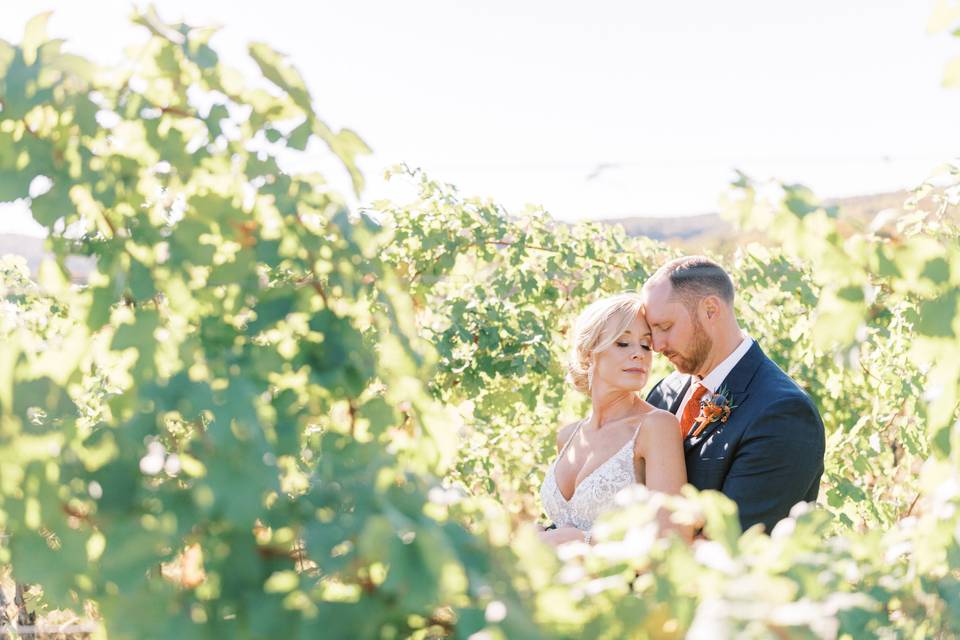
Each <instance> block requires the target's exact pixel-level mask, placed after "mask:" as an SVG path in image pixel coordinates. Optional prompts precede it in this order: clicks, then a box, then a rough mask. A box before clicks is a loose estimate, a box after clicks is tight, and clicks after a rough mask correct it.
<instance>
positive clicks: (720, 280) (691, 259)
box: [654, 256, 734, 308]
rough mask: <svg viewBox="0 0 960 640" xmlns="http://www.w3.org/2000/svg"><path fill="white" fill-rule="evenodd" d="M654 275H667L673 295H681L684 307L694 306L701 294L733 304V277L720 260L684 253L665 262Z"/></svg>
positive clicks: (679, 296)
mask: <svg viewBox="0 0 960 640" xmlns="http://www.w3.org/2000/svg"><path fill="white" fill-rule="evenodd" d="M654 277H667V278H669V279H670V284H671V286H672V287H673V297H676V298H680V299H681V300H682V301H683V303H684V304H685V305H686V306H687V308H693V307H696V305H697V303H698V302H700V300H702V299H703V298H704V297H706V296H709V295H715V296H718V297H719V298H720V299H722V300H723V301H724V302H726V303H727V304H729V305H730V306H731V307H733V296H734V290H733V280H732V279H731V278H730V275H729V274H728V273H727V272H726V271H725V270H724V269H723V267H721V266H720V265H719V264H717V263H716V262H714V261H713V260H711V259H710V258H707V257H706V256H684V257H682V258H676V259H674V260H671V261H670V262H668V263H666V264H665V265H663V266H662V267H660V269H658V270H657V273H656V274H654Z"/></svg>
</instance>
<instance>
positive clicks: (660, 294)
mask: <svg viewBox="0 0 960 640" xmlns="http://www.w3.org/2000/svg"><path fill="white" fill-rule="evenodd" d="M644 296H645V298H646V304H645V307H644V308H645V312H646V318H647V322H648V323H649V324H650V333H651V336H652V338H653V350H654V351H656V352H658V353H661V354H663V355H664V356H665V357H666V358H667V360H669V361H670V362H671V363H673V366H675V367H676V368H677V371H679V372H681V373H698V372H699V371H700V368H701V367H702V366H703V363H704V362H706V360H707V357H708V356H709V355H710V350H711V349H713V340H712V339H711V338H710V335H709V334H708V333H707V331H706V330H705V329H704V326H703V324H701V322H700V320H699V319H698V318H697V313H696V309H690V308H688V307H687V305H685V304H684V303H683V301H682V300H680V299H679V298H675V297H674V296H673V285H671V284H670V280H669V279H668V278H662V279H660V280H658V281H656V282H654V283H651V284H650V285H649V286H646V287H644Z"/></svg>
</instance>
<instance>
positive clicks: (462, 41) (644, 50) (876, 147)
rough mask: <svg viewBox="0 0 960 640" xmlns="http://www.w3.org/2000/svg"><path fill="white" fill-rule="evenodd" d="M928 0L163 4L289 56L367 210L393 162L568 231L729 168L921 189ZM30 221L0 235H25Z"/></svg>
mask: <svg viewBox="0 0 960 640" xmlns="http://www.w3.org/2000/svg"><path fill="white" fill-rule="evenodd" d="M932 8H933V5H932V3H931V2H928V1H926V0H898V1H894V0H879V1H878V0H871V1H869V2H868V1H866V0H850V1H847V2H835V1H827V0H808V1H807V2H803V3H799V2H793V3H783V2H778V3H772V2H761V1H758V0H739V1H735V2H727V3H717V2H706V1H683V2H673V3H628V2H609V1H605V2H594V3H589V4H587V3H581V2H577V3H574V2H522V3H518V2H516V1H513V2H504V1H500V0H496V1H492V2H484V3H465V2H439V1H433V2H410V3H395V2H373V1H350V2H346V1H332V2H331V1H327V2H317V3H302V2H289V1H281V0H275V1H273V2H270V3H263V2H257V3H247V2H237V1H231V2H226V1H221V0H215V1H205V2H196V1H193V2H187V1H181V0H165V1H163V2H159V3H157V9H158V12H159V14H160V16H161V17H162V18H163V19H164V20H166V21H176V20H180V19H183V20H185V21H186V22H188V23H190V24H193V25H208V24H220V25H223V29H222V31H221V32H220V33H219V34H218V35H217V36H216V39H215V40H214V43H215V45H216V46H217V47H218V49H219V50H220V52H221V60H222V61H225V62H227V63H228V64H231V65H233V66H242V65H243V64H249V63H248V62H246V61H245V58H246V55H245V53H244V45H245V43H246V42H249V41H254V40H256V41H263V42H266V43H268V44H270V45H271V46H273V47H275V48H276V49H278V50H280V51H282V52H284V53H286V54H289V55H290V56H291V59H292V61H293V63H294V64H295V65H296V66H297V67H298V68H299V69H300V70H301V72H302V73H303V74H304V76H305V77H306V79H307V84H308V86H309V87H310V89H311V91H312V93H313V96H314V100H315V102H316V104H317V111H318V113H319V114H320V115H321V116H322V117H324V118H326V120H327V121H328V123H330V124H331V125H334V126H336V127H349V128H351V129H354V130H355V131H357V132H358V133H359V134H360V135H361V136H362V137H363V138H364V139H365V140H366V141H367V143H368V144H369V145H370V146H371V147H372V148H373V150H374V155H373V156H372V157H370V158H366V159H364V160H362V162H361V167H362V168H363V169H364V170H365V173H366V176H367V179H368V188H367V192H366V193H365V194H364V201H370V200H373V199H377V198H380V197H384V196H391V195H394V194H396V193H399V192H398V191H397V190H396V189H395V188H391V187H388V186H387V185H385V184H384V182H383V180H382V178H381V176H382V174H383V168H384V167H387V166H389V165H391V164H394V163H396V162H400V161H405V162H407V163H408V164H410V165H411V166H418V167H421V168H423V169H424V170H426V171H427V172H428V174H430V175H431V176H432V177H435V178H437V179H440V180H443V181H446V182H452V183H454V184H456V185H457V186H458V187H459V188H460V189H461V191H462V192H463V193H464V194H467V195H480V196H490V197H493V198H494V199H496V200H497V201H499V202H501V203H503V204H505V205H507V206H508V207H521V206H523V205H524V204H525V203H533V204H537V205H542V206H543V207H545V208H546V209H547V210H548V211H549V212H550V213H551V214H553V215H554V216H556V217H559V218H561V219H565V220H574V219H582V218H614V217H625V216H634V215H638V216H670V215H684V214H696V213H705V212H709V211H715V210H716V209H717V201H718V196H719V194H720V193H721V192H722V191H723V189H724V188H725V185H726V184H728V183H729V181H730V179H731V177H732V175H733V170H734V169H740V170H742V171H745V172H746V173H748V174H750V175H752V176H755V177H757V178H778V179H782V180H786V181H789V182H800V183H804V184H807V185H808V186H810V187H812V188H813V189H814V190H815V191H816V192H817V193H818V194H819V195H821V196H824V197H827V196H842V195H856V194H868V193H876V192H884V191H893V190H896V189H901V188H909V187H912V186H915V185H916V184H917V183H918V182H920V181H921V180H923V179H924V178H925V177H926V176H927V174H928V173H929V172H930V171H931V170H932V169H933V168H934V167H935V166H936V165H937V164H939V163H941V162H944V161H946V160H949V159H951V158H952V157H953V156H954V154H955V152H956V150H957V149H960V130H958V128H957V127H956V121H957V114H958V113H960V92H951V91H948V90H946V89H943V88H941V78H942V75H943V68H944V65H945V63H946V62H947V61H948V60H949V59H950V58H952V57H954V56H956V55H957V54H958V53H960V52H958V51H957V49H956V45H955V43H954V42H951V40H950V39H949V38H947V37H946V36H939V35H938V36H934V35H929V34H927V33H926V24H927V20H928V18H929V15H930V13H931V11H932ZM44 10H53V11H54V15H53V18H52V19H51V23H50V32H51V35H52V36H55V37H63V38H66V39H67V40H68V45H67V49H68V50H71V51H73V52H76V53H80V54H82V55H86V56H88V57H91V58H93V59H95V60H97V61H100V62H115V61H118V60H119V59H120V57H121V55H122V50H123V48H124V47H125V46H127V45H129V44H132V43H135V42H139V41H142V40H144V39H145V38H146V31H145V30H144V29H142V28H140V27H135V26H133V25H132V24H130V22H129V20H128V17H129V14H130V12H131V5H130V4H129V3H127V2H112V1H108V0H90V1H88V2H84V3H76V2H66V1H39V2H28V3H19V4H8V6H6V7H5V8H4V20H3V22H2V24H0V37H2V38H4V39H6V40H8V41H11V42H19V40H20V37H21V33H22V30H23V26H24V24H25V23H26V21H27V20H28V19H29V18H30V17H31V16H33V15H35V14H37V13H39V12H41V11H44ZM31 224H32V222H31V221H29V220H28V215H27V213H26V211H25V207H22V206H21V207H19V208H18V207H16V206H7V207H5V208H3V209H0V233H3V232H19V233H33V234H36V233H38V229H39V228H38V227H36V226H31Z"/></svg>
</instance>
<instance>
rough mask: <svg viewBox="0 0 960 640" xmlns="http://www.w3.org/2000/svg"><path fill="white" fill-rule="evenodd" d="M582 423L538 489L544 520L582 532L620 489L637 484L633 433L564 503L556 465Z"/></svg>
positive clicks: (586, 529) (590, 525)
mask: <svg viewBox="0 0 960 640" xmlns="http://www.w3.org/2000/svg"><path fill="white" fill-rule="evenodd" d="M584 422H585V421H583V420H582V421H581V422H580V424H579V425H577V428H576V429H575V430H574V432H573V435H571V436H570V438H569V439H568V440H567V442H566V444H564V445H563V448H562V449H561V450H560V455H558V456H557V459H556V460H554V461H553V464H551V465H550V468H549V469H547V475H546V477H544V479H543V484H542V485H541V486H540V501H541V502H542V503H543V510H544V511H545V512H546V514H547V517H548V518H550V520H551V521H552V522H553V523H554V524H555V525H557V527H576V528H577V529H580V530H581V531H589V530H590V528H591V527H592V526H593V521H594V520H596V519H597V517H598V516H599V515H600V514H601V513H602V512H603V511H605V510H606V509H608V508H609V507H610V506H611V505H612V504H613V497H614V496H615V495H617V493H618V492H619V491H620V490H621V489H623V488H625V487H629V486H631V485H633V484H635V483H636V482H637V479H636V476H635V474H634V469H633V448H634V443H635V442H636V439H637V436H636V434H634V436H633V437H632V438H627V441H626V442H625V443H624V444H623V446H622V447H620V450H619V451H617V452H616V453H615V454H613V455H612V456H610V457H609V458H607V459H606V460H604V461H603V463H601V464H600V466H598V467H597V468H596V469H594V470H593V471H591V472H590V474H589V475H588V476H587V477H586V478H584V479H583V480H581V481H580V484H579V485H577V486H576V488H575V489H574V492H573V495H572V496H570V499H569V500H567V499H566V498H564V497H563V494H562V493H561V492H560V487H559V486H558V485H557V477H556V468H557V462H558V461H559V460H560V459H561V458H562V457H563V454H564V453H565V452H566V450H567V447H569V446H570V443H571V442H573V439H574V438H575V437H576V435H577V434H578V433H579V432H580V429H581V427H583V423H584ZM637 433H640V427H637Z"/></svg>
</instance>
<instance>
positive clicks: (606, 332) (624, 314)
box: [567, 292, 643, 395]
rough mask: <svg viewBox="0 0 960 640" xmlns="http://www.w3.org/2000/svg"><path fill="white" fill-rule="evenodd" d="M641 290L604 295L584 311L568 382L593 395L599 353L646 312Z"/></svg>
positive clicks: (574, 340) (575, 329)
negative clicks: (594, 372)
mask: <svg viewBox="0 0 960 640" xmlns="http://www.w3.org/2000/svg"><path fill="white" fill-rule="evenodd" d="M642 301H643V299H642V298H641V296H640V294H639V293H634V292H629V293H621V294H618V295H615V296H610V297H608V298H601V299H600V300H597V301H596V302H593V303H592V304H590V305H589V306H588V307H587V308H586V309H584V310H583V311H581V312H580V315H579V316H577V320H576V322H574V325H573V336H572V340H571V348H570V359H569V362H568V363H567V381H568V382H569V383H570V384H571V385H573V388H574V389H576V390H577V391H579V392H580V393H583V394H586V395H590V388H591V387H592V386H593V366H594V363H595V362H596V358H597V354H598V353H602V352H603V351H606V350H607V349H609V348H610V346H611V345H613V343H614V342H616V340H617V338H619V337H620V335H621V334H622V333H623V332H624V331H626V329H627V327H629V326H630V323H631V322H633V321H634V320H635V319H636V318H637V316H639V315H640V314H641V313H642V311H643V305H642Z"/></svg>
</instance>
